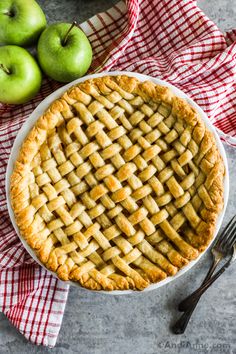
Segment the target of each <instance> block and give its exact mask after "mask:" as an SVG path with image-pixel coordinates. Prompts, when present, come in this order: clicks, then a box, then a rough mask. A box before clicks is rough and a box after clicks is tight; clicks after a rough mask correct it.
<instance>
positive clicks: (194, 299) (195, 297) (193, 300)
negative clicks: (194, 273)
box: [184, 259, 231, 309]
mask: <svg viewBox="0 0 236 354" xmlns="http://www.w3.org/2000/svg"><path fill="white" fill-rule="evenodd" d="M230 263H231V259H229V260H228V261H227V262H226V263H225V264H224V265H223V267H221V268H220V270H218V272H217V273H216V274H215V275H213V276H212V277H211V278H210V279H208V280H207V281H206V282H204V283H203V284H202V285H201V286H200V287H199V288H198V289H197V290H195V291H194V292H193V293H192V294H191V295H190V296H189V297H188V298H186V299H185V302H184V304H185V306H186V308H187V309H190V308H191V307H192V306H193V305H194V304H195V303H197V302H198V300H199V299H200V297H201V296H202V294H203V293H204V292H205V291H206V290H207V289H208V288H209V287H210V286H211V285H212V284H213V283H214V282H215V281H216V279H218V278H219V277H220V276H221V275H222V274H223V273H224V271H225V270H226V269H227V268H228V267H229V265H230Z"/></svg>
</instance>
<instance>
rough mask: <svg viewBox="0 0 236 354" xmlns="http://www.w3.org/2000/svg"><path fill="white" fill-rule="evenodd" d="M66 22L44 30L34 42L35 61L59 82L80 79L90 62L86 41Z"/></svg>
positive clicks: (88, 45)
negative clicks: (36, 51) (36, 56)
mask: <svg viewBox="0 0 236 354" xmlns="http://www.w3.org/2000/svg"><path fill="white" fill-rule="evenodd" d="M75 25H76V22H74V23H73V24H72V25H71V24H70V23H56V24H53V25H51V26H49V27H48V28H46V29H45V30H44V31H43V33H42V34H41V36H40V38H39V41H38V61H39V64H40V66H41V68H42V69H43V71H44V72H45V73H46V74H47V75H48V76H50V77H51V78H53V79H54V80H57V81H60V82H70V81H73V80H75V79H77V78H78V77H80V76H83V75H84V74H85V73H86V72H87V71H88V69H89V67H90V65H91V62H92V48H91V45H90V43H89V40H88V38H87V37H86V35H85V34H84V32H82V31H81V30H80V29H79V28H78V27H76V26H75Z"/></svg>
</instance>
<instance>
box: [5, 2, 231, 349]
mask: <svg viewBox="0 0 236 354" xmlns="http://www.w3.org/2000/svg"><path fill="white" fill-rule="evenodd" d="M69 20H70V19H68V21H69ZM80 27H81V28H82V29H83V30H84V32H85V33H86V34H87V35H88V37H89V40H90V42H91V44H92V47H93V53H94V60H93V63H92V67H91V69H90V72H91V73H92V72H99V71H109V70H126V71H136V72H139V73H143V74H146V75H151V76H153V77H158V78H161V79H163V80H166V81H168V82H170V83H172V84H173V85H175V86H176V87H178V88H179V89H181V90H183V91H184V92H185V93H187V94H188V95H189V96H190V97H191V98H193V99H194V100H195V101H196V102H197V103H198V104H199V105H200V106H201V107H202V108H203V110H204V111H205V112H206V113H207V115H208V117H209V119H210V120H211V121H212V123H213V124H214V125H215V126H216V128H217V130H218V132H219V134H220V136H221V138H222V139H223V140H224V141H225V142H226V143H228V144H230V145H232V146H236V109H235V105H236V81H235V78H236V30H231V31H229V32H228V33H226V34H225V35H223V34H222V33H221V31H220V30H219V29H218V28H217V26H216V25H215V24H214V23H213V22H212V21H211V20H210V19H208V18H207V16H205V14H204V13H203V12H202V11H201V10H200V9H199V8H198V7H197V5H196V1H192V0H152V1H150V0H127V2H126V3H125V2H123V1H121V2H119V3H118V4H117V5H115V6H114V7H113V8H111V9H110V10H108V11H106V12H104V13H100V14H97V15H96V16H94V17H92V18H91V19H89V20H88V21H86V22H85V23H83V24H81V26H80ZM58 87H60V84H58V83H56V82H55V81H53V80H50V79H45V80H44V82H43V85H42V88H41V91H40V93H39V94H38V95H37V96H36V97H35V98H34V99H33V100H31V101H30V102H29V103H27V104H25V105H20V106H6V105H1V104H0V118H1V120H0V311H2V312H4V313H5V315H6V316H7V317H8V318H9V320H10V321H11V322H12V323H13V325H14V326H16V327H17V328H18V329H19V331H20V332H21V333H22V334H23V335H24V336H25V337H26V338H27V339H28V340H30V341H31V342H33V343H35V344H42V345H46V346H50V347H53V346H54V345H55V343H56V339H57V336H58V333H59V330H60V326H61V322H62V317H63V313H64V309H65V304H66V300H67V294H68V286H67V285H65V284H64V283H62V282H60V281H59V280H57V279H56V278H54V277H52V276H51V275H50V274H49V273H48V272H47V271H45V270H44V269H42V268H41V267H40V266H39V265H37V264H36V263H35V262H34V261H33V260H32V259H31V257H30V256H29V255H28V253H27V252H26V251H25V250H24V247H23V245H22V244H21V243H20V241H19V238H18V236H17V235H16V233H15V231H14V229H13V227H12V225H11V222H10V220H9V216H8V211H7V206H6V196H5V189H4V188H5V171H6V166H7V161H8V158H9V154H10V151H11V147H12V144H13V141H14V139H15V136H16V134H17V132H18V130H19V129H20V127H21V125H22V124H23V123H24V122H25V120H26V119H27V117H28V116H29V114H30V113H31V112H32V111H33V110H34V108H35V107H36V106H37V105H38V104H39V102H41V101H42V100H43V99H44V98H45V97H46V96H48V95H49V94H50V93H51V92H53V91H54V90H55V89H57V88H58ZM0 89H1V88H0Z"/></svg>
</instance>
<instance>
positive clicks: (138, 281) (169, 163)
mask: <svg viewBox="0 0 236 354" xmlns="http://www.w3.org/2000/svg"><path fill="white" fill-rule="evenodd" d="M223 176H224V165H223V162H222V158H221V157H220V154H219V152H218V149H217V147H216V143H215V139H214V137H213V135H212V133H210V132H209V131H208V130H207V128H206V127H205V125H204V123H203V121H202V120H201V118H200V117H199V115H198V113H197V112H196V111H195V110H194V109H193V108H192V107H191V106H190V105H189V104H188V103H187V102H186V101H185V100H183V99H180V98H178V97H176V96H174V95H173V94H172V92H171V91H170V89H168V88H166V87H162V86H158V85H155V84H153V83H151V82H140V81H138V80H137V79H135V78H133V77H128V76H116V77H114V76H106V77H102V78H97V79H93V80H87V81H85V82H84V83H81V84H78V85H76V86H74V87H72V88H70V89H69V90H68V91H67V92H66V93H65V94H64V95H63V96H62V97H61V98H60V99H58V100H56V101H55V102H54V103H53V104H52V105H51V106H50V107H49V108H48V110H47V111H46V112H45V113H44V114H43V116H41V117H40V118H39V119H38V121H37V123H36V124H35V126H34V128H33V129H32V130H31V131H30V133H29V135H28V137H27V138H26V140H25V141H24V143H23V145H22V147H21V150H20V153H19V156H18V159H17V161H16V163H15V168H14V172H13V174H12V176H11V202H12V207H13V210H14V213H15V218H16V222H17V224H18V226H19V229H20V232H21V235H23V237H24V238H25V239H26V241H27V242H28V244H29V245H30V246H31V247H32V248H33V249H34V250H35V252H36V254H37V257H38V258H39V259H40V260H41V262H43V263H44V264H45V266H46V267H47V268H48V269H50V270H52V271H54V272H57V274H58V276H59V277H60V278H61V279H62V280H69V279H70V280H72V281H78V282H79V283H80V284H81V285H82V286H84V287H86V288H89V289H96V290H100V289H105V290H115V289H122V290H125V289H137V290H142V289H144V288H146V287H147V286H148V285H149V284H150V283H153V282H158V281H160V280H162V279H164V278H166V277H167V276H169V275H174V274H176V272H178V270H179V269H180V268H182V267H183V266H185V265H186V264H187V263H188V262H189V261H190V260H193V259H195V258H197V257H198V255H199V252H201V251H203V250H204V249H205V248H206V246H207V245H208V244H209V242H210V240H211V239H212V236H213V232H214V229H215V224H216V219H217V216H218V213H219V212H220V210H221V209H222V206H223Z"/></svg>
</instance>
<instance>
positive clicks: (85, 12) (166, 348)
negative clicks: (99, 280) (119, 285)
mask: <svg viewBox="0 0 236 354" xmlns="http://www.w3.org/2000/svg"><path fill="white" fill-rule="evenodd" d="M115 2H116V0H99V1H96V0H51V1H49V0H39V3H40V4H41V5H42V7H43V9H44V10H45V12H46V14H47V16H48V19H49V21H50V22H53V21H68V20H72V19H73V18H75V15H74V14H75V13H76V17H77V19H78V20H79V21H83V20H85V19H86V18H88V17H90V16H91V15H93V14H95V13H96V12H98V11H102V10H104V9H106V8H108V7H110V6H111V5H112V4H113V3H115ZM198 4H199V6H200V7H201V8H202V9H203V10H204V11H205V12H206V13H207V14H208V16H209V17H211V18H212V19H213V20H214V21H215V22H216V23H217V24H218V25H219V26H220V28H221V29H222V30H224V29H228V28H230V27H232V26H234V25H235V26H236V16H235V12H236V0H208V1H207V2H206V1H204V0H199V2H198ZM78 17H79V18H78ZM226 151H227V156H228V161H229V167H230V180H231V187H230V199H229V204H228V207H227V211H226V215H225V221H224V223H226V222H227V221H228V220H229V219H230V217H231V216H232V215H233V214H235V213H236V183H235V176H236V150H233V149H232V148H230V147H226ZM209 262H210V255H209V254H206V255H204V256H203V257H202V259H201V260H200V261H199V263H198V264H197V265H196V267H194V269H192V270H191V271H189V272H188V273H187V274H185V275H183V276H182V277H181V278H179V279H178V280H177V281H175V282H173V283H171V284H168V285H167V286H165V287H162V288H160V289H158V290H156V291H152V292H149V293H145V294H140V293H138V294H134V295H130V296H125V297H124V296H122V297H113V296H105V295H100V294H94V293H89V292H86V291H83V290H78V289H77V288H71V289H70V294H69V300H68V304H67V308H66V312H65V316H64V320H63V325H62V328H61V332H60V335H59V338H58V342H57V346H56V348H54V349H51V350H50V349H46V348H43V347H36V346H34V345H32V344H30V343H28V342H27V341H26V340H25V339H24V337H23V336H22V335H20V334H19V333H18V332H17V331H16V329H15V328H14V327H13V326H12V325H10V324H9V322H8V320H7V319H6V318H5V317H4V316H3V315H1V314H0V353H1V354H7V353H11V354H14V353H17V354H18V353H23V354H28V353H32V354H33V353H49V352H50V351H52V352H54V353H57V354H60V353H63V354H71V353H79V354H104V353H111V354H126V353H129V354H154V353H160V354H162V353H170V354H172V353H173V354H174V353H183V354H185V353H186V354H194V353H213V354H217V353H236V323H235V312H236V267H234V268H232V269H231V270H230V271H228V272H227V273H226V274H225V275H224V276H223V277H222V278H221V279H219V281H217V282H216V283H215V285H214V286H212V288H211V289H210V290H209V291H208V294H207V296H205V297H204V299H202V301H201V304H200V306H199V307H198V310H197V311H196V312H195V314H194V317H193V320H192V323H191V325H190V326H189V328H188V330H187V331H186V334H184V335H182V336H174V335H173V334H171V332H170V329H169V327H170V324H171V323H173V322H174V321H175V320H176V319H177V317H178V312H177V311H176V306H177V303H178V302H179V300H180V299H182V298H183V297H184V296H185V295H186V294H187V293H188V292H190V291H191V290H192V289H194V288H195V287H196V286H197V285H198V284H199V283H200V281H201V278H203V276H204V274H205V273H206V270H207V267H208V266H209Z"/></svg>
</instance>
